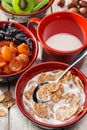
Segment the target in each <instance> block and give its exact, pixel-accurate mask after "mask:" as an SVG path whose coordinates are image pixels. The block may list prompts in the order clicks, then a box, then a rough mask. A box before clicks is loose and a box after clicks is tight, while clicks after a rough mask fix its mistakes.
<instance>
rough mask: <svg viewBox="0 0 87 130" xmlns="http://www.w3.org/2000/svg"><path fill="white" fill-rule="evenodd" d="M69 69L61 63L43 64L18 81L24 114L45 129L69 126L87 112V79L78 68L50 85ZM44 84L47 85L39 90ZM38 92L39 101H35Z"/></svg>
mask: <svg viewBox="0 0 87 130" xmlns="http://www.w3.org/2000/svg"><path fill="white" fill-rule="evenodd" d="M67 66H68V65H67V64H65V63H61V62H45V63H40V64H38V65H35V66H33V67H31V68H30V69H28V70H27V71H26V72H24V73H23V74H22V75H21V77H20V78H19V79H18V81H17V84H16V88H15V93H16V103H17V105H18V107H19V109H20V111H21V112H22V113H23V114H24V115H25V116H26V117H27V118H28V119H29V120H31V121H32V122H33V123H35V124H36V125H38V126H40V127H42V128H46V129H52V128H60V127H66V126H68V125H71V124H73V123H75V122H77V121H78V120H80V119H81V118H82V117H83V116H84V115H85V114H86V112H87V78H86V76H85V75H84V74H83V73H82V72H80V71H79V70H78V69H76V68H72V69H71V70H70V71H68V72H67V73H66V74H65V75H64V77H62V78H61V79H60V80H59V81H58V83H50V84H47V81H54V80H56V79H57V78H58V77H59V75H60V74H61V73H62V72H63V70H65V69H66V67H67ZM42 82H45V84H44V85H41V86H39V88H38V87H37V86H38V85H40V84H41V83H42ZM36 88H37V90H36ZM35 91H37V94H36V95H37V97H38V99H39V102H37V101H36V100H35V99H34V98H36V96H35V95H34V92H35ZM40 101H42V102H40ZM44 101H45V102H44Z"/></svg>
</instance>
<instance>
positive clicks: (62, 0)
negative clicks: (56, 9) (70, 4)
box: [57, 0, 65, 7]
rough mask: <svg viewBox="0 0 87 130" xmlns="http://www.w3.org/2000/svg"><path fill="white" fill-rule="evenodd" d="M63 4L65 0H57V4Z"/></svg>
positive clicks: (61, 5)
mask: <svg viewBox="0 0 87 130" xmlns="http://www.w3.org/2000/svg"><path fill="white" fill-rule="evenodd" d="M64 4H65V0H58V2H57V5H58V6H60V7H63V6H64Z"/></svg>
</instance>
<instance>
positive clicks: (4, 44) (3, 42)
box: [0, 40, 10, 47]
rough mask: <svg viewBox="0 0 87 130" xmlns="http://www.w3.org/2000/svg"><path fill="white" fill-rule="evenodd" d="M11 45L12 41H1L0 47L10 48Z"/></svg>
mask: <svg viewBox="0 0 87 130" xmlns="http://www.w3.org/2000/svg"><path fill="white" fill-rule="evenodd" d="M9 43H10V41H5V40H3V41H0V47H3V46H9Z"/></svg>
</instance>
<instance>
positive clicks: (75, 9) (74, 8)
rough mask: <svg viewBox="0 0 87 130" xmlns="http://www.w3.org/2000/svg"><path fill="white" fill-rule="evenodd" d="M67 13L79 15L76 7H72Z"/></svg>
mask: <svg viewBox="0 0 87 130" xmlns="http://www.w3.org/2000/svg"><path fill="white" fill-rule="evenodd" d="M69 11H71V12H74V13H79V9H78V8H77V7H72V8H70V9H69Z"/></svg>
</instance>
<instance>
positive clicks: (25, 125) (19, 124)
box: [0, 0, 87, 130]
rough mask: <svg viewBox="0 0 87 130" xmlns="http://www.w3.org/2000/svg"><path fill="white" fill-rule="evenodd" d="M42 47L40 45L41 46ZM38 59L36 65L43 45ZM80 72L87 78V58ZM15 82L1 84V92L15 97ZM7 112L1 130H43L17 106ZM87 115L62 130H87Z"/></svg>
mask: <svg viewBox="0 0 87 130" xmlns="http://www.w3.org/2000/svg"><path fill="white" fill-rule="evenodd" d="M56 3H57V0H55V2H54V4H53V6H52V10H53V12H55V11H58V10H59V9H58V7H57V5H56ZM49 13H51V9H49V11H48V14H49ZM1 20H7V17H6V16H5V15H4V14H3V13H2V12H1V11H0V21H1ZM39 45H40V44H39ZM39 49H40V50H39V54H38V58H37V60H36V62H35V63H39V62H41V45H40V47H39ZM80 70H81V71H82V72H83V73H84V74H85V75H86V76H87V58H85V62H84V64H83V66H82V67H81V68H80ZM15 84H16V83H15V82H14V83H10V85H2V84H0V91H1V92H4V91H6V90H8V89H10V91H11V92H12V94H13V95H14V97H15ZM6 111H7V115H6V116H5V117H0V130H43V129H42V128H39V127H37V126H36V125H34V124H33V123H31V121H29V120H28V119H27V118H26V117H25V116H24V115H23V114H22V113H21V112H20V110H19V109H18V107H17V105H16V104H15V105H14V106H13V107H11V108H10V109H9V110H6ZM86 122H87V115H85V116H84V117H83V118H82V119H81V120H80V121H78V122H77V123H75V124H73V125H71V126H69V127H67V128H61V130H83V129H84V130H87V123H86Z"/></svg>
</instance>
